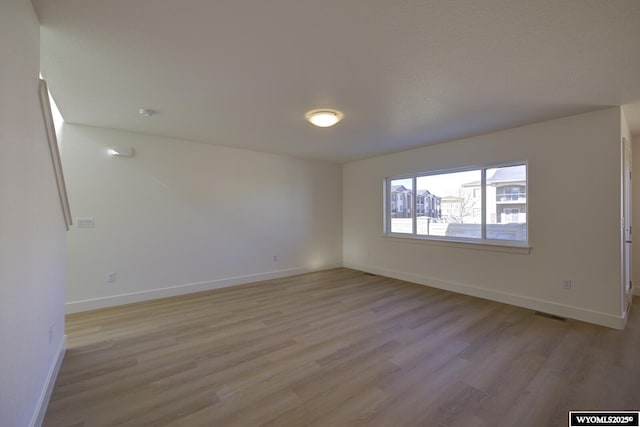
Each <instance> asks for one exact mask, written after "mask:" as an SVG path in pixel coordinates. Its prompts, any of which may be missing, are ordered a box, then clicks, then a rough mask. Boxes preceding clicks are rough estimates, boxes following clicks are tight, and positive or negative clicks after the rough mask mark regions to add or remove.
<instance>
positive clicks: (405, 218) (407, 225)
mask: <svg viewBox="0 0 640 427" xmlns="http://www.w3.org/2000/svg"><path fill="white" fill-rule="evenodd" d="M412 190H413V180H412V179H411V178H406V179H393V180H391V197H390V200H391V212H390V213H391V232H392V233H409V234H411V233H413V212H412V209H413V201H412V199H411V197H412V195H411V193H412Z"/></svg>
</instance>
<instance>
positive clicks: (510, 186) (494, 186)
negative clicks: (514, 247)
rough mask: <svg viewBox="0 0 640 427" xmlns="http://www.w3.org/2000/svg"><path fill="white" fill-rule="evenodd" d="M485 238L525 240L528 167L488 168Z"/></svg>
mask: <svg viewBox="0 0 640 427" xmlns="http://www.w3.org/2000/svg"><path fill="white" fill-rule="evenodd" d="M487 239H497V240H516V241H522V242H525V241H526V240H527V166H526V165H518V166H509V167H504V168H493V169H487Z"/></svg>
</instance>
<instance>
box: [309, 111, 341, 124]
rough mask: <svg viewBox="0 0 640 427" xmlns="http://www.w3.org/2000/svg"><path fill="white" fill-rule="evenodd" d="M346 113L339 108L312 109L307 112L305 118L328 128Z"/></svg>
mask: <svg viewBox="0 0 640 427" xmlns="http://www.w3.org/2000/svg"><path fill="white" fill-rule="evenodd" d="M343 117H344V114H342V113H341V112H340V111H337V110H328V109H321V110H311V111H308V112H307V114H305V118H306V119H307V120H308V121H309V122H310V123H311V124H313V125H316V126H318V127H321V128H328V127H330V126H333V125H335V124H336V123H338V122H339V121H340V120H342V118H343Z"/></svg>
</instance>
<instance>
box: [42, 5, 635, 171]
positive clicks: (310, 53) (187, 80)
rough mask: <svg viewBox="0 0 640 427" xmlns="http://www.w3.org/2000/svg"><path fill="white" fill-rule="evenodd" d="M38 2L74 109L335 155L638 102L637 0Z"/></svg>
mask: <svg viewBox="0 0 640 427" xmlns="http://www.w3.org/2000/svg"><path fill="white" fill-rule="evenodd" d="M33 3H34V6H35V8H36V11H37V14H38V16H39V18H40V21H41V23H42V33H41V34H42V48H41V49H42V55H41V56H42V73H43V75H44V77H45V78H46V79H47V80H48V82H49V87H50V89H51V92H52V94H53V96H54V98H55V100H56V102H57V104H58V106H59V108H60V110H61V112H62V114H63V116H64V118H65V120H67V121H68V122H72V123H81V124H86V125H94V126H104V127H110V128H115V129H123V130H130V131H135V132H143V133H148V134H155V135H163V136H170V137H176V138H180V139H187V140H193V141H200V142H205V143H211V144H219V145H227V146H235V147H243V148H250V149H255V150H260V151H267V152H274V153H282V154H290V155H295V156H302V157H310V158H317V159H325V160H330V161H338V162H342V161H348V160H353V159H360V158H365V157H371V156H375V155H378V154H383V153H388V152H392V151H398V150H404V149H408V148H412V147H416V146H420V145H425V144H430V143H436V142H441V141H446V140H449V139H454V138H460V137H464V136H470V135H474V134H479V133H486V132H491V131H495V130H499V129H505V128H510V127H515V126H519V125H522V124H526V123H533V122H537V121H541V120H545V119H550V118H555V117H560V116H566V115H571V114H577V113H581V112H584V111H589V110H593V109H597V108H601V107H606V106H612V105H622V104H628V103H636V102H640V74H639V73H638V71H639V70H640V54H639V53H640V1H638V0H616V1H610V0H561V1H559V0H549V1H548V0H536V1H529V0H456V1H453V0H452V1H445V0H433V1H427V0H398V1H389V0H324V1H323V2H318V1H310V0H269V1H265V0H233V1H211V0H135V1H131V0H110V1H104V0H33ZM143 106H144V107H149V108H153V109H155V110H157V111H158V114H157V115H156V116H154V117H152V118H144V117H141V116H139V115H138V108H140V107H143ZM324 107H330V108H337V109H339V110H341V111H343V112H344V113H345V118H344V120H343V121H342V122H341V123H339V124H338V125H337V126H335V127H333V128H328V129H319V128H315V127H313V126H311V125H309V124H308V123H306V122H305V121H304V113H305V111H307V110H310V109H313V108H324ZM625 112H626V114H627V116H628V119H629V120H630V122H631V125H632V128H633V130H634V131H635V132H636V134H638V133H640V111H639V109H638V108H635V109H634V108H629V109H628V110H625Z"/></svg>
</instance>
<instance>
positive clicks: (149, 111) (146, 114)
mask: <svg viewBox="0 0 640 427" xmlns="http://www.w3.org/2000/svg"><path fill="white" fill-rule="evenodd" d="M138 113H140V115H141V116H144V117H151V116H153V115H154V114H156V113H157V111H156V110H152V109H151V108H144V107H143V108H140V109H139V110H138Z"/></svg>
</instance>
